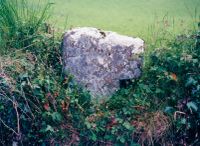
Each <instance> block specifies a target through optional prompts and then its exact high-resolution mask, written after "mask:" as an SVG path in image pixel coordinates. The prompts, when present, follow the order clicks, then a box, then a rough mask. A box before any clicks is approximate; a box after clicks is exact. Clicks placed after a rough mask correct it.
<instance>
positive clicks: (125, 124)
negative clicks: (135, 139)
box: [123, 122, 132, 130]
mask: <svg viewBox="0 0 200 146" xmlns="http://www.w3.org/2000/svg"><path fill="white" fill-rule="evenodd" d="M123 126H124V127H125V128H126V129H128V130H131V129H132V126H131V124H130V123H129V122H124V123H123Z"/></svg>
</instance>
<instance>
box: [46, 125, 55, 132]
mask: <svg viewBox="0 0 200 146" xmlns="http://www.w3.org/2000/svg"><path fill="white" fill-rule="evenodd" d="M45 131H46V132H47V131H50V132H54V129H53V128H52V127H51V126H50V125H47V128H46V129H45Z"/></svg>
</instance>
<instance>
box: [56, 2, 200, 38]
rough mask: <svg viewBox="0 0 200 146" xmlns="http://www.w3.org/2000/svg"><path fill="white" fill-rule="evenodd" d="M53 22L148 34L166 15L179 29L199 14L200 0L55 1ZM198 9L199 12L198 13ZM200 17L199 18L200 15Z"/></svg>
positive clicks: (168, 21) (173, 26)
mask: <svg viewBox="0 0 200 146" xmlns="http://www.w3.org/2000/svg"><path fill="white" fill-rule="evenodd" d="M54 2H55V5H54V10H53V20H52V22H53V23H54V24H55V25H56V26H59V27H62V28H63V27H64V26H66V27H67V28H70V27H76V26H92V27H97V28H102V29H105V30H112V31H116V32H119V33H122V34H128V35H133V36H134V35H139V36H140V35H144V34H145V33H146V32H147V31H148V28H149V27H150V26H151V25H153V24H156V25H157V24H158V25H159V23H160V21H162V20H163V18H165V20H166V21H165V24H166V26H169V27H170V29H172V31H175V32H178V31H179V30H182V29H184V27H186V26H187V25H189V24H191V23H193V22H194V21H195V20H194V17H195V13H196V15H199V12H200V0H54ZM195 9H196V12H195ZM197 18H198V17H197Z"/></svg>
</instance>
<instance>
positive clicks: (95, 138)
mask: <svg viewBox="0 0 200 146" xmlns="http://www.w3.org/2000/svg"><path fill="white" fill-rule="evenodd" d="M91 139H92V140H93V141H96V140H97V136H96V134H94V133H93V132H92V136H91Z"/></svg>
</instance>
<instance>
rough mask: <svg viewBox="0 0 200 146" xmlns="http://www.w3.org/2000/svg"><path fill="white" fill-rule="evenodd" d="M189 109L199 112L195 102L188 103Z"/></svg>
mask: <svg viewBox="0 0 200 146" xmlns="http://www.w3.org/2000/svg"><path fill="white" fill-rule="evenodd" d="M187 107H188V108H189V109H192V110H194V111H197V110H198V107H197V105H196V103H195V102H193V101H191V102H188V103H187Z"/></svg>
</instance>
